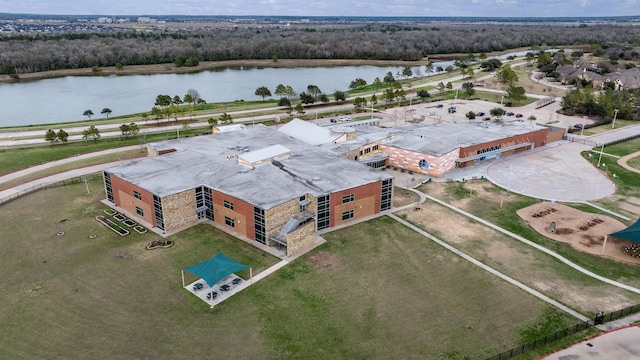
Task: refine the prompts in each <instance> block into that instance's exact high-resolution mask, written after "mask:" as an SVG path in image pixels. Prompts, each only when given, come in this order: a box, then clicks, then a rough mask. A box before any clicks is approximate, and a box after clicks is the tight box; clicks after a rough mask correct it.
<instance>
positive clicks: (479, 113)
mask: <svg viewBox="0 0 640 360" xmlns="http://www.w3.org/2000/svg"><path fill="white" fill-rule="evenodd" d="M476 116H484V113H483V112H482V111H478V112H477V113H476Z"/></svg>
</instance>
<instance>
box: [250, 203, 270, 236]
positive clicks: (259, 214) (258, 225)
mask: <svg viewBox="0 0 640 360" xmlns="http://www.w3.org/2000/svg"><path fill="white" fill-rule="evenodd" d="M253 224H254V227H255V235H256V241H257V242H259V243H262V244H266V241H267V240H266V239H267V237H266V233H265V225H264V210H263V209H261V208H259V207H257V206H254V207H253Z"/></svg>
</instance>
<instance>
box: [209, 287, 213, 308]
mask: <svg viewBox="0 0 640 360" xmlns="http://www.w3.org/2000/svg"><path fill="white" fill-rule="evenodd" d="M209 295H210V296H211V308H212V309H213V288H211V292H210V293H209Z"/></svg>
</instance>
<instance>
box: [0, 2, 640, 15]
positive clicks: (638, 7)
mask: <svg viewBox="0 0 640 360" xmlns="http://www.w3.org/2000/svg"><path fill="white" fill-rule="evenodd" d="M0 12H4V13H28V14H56V15H115V16H118V15H237V16H249V15H267V16H269V15H280V16H285V15H288V16H301V17H304V16H455V17H460V16H462V17H469V16H487V17H556V16H559V17H599V16H633V15H638V16H640V0H320V1H309V0H307V1H302V0H18V1H16V0H0Z"/></svg>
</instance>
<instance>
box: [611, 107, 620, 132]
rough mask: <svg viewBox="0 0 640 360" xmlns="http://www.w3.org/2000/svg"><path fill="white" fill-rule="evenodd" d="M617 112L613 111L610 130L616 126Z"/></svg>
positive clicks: (616, 110)
mask: <svg viewBox="0 0 640 360" xmlns="http://www.w3.org/2000/svg"><path fill="white" fill-rule="evenodd" d="M618 111H619V110H618V109H613V122H612V123H611V128H612V129H613V128H614V127H615V126H616V117H617V116H618Z"/></svg>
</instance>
